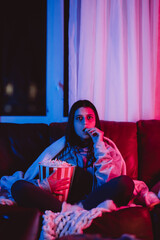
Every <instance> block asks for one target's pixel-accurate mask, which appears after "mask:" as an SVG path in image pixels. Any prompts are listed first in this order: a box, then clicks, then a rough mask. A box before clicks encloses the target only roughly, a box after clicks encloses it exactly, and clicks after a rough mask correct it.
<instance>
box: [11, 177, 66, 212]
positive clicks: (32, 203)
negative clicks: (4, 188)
mask: <svg viewBox="0 0 160 240" xmlns="http://www.w3.org/2000/svg"><path fill="white" fill-rule="evenodd" d="M11 193H12V197H13V198H14V200H15V201H16V202H17V204H18V205H20V206H24V207H35V208H38V209H40V210H41V211H45V210H51V211H54V212H60V211H61V207H62V203H61V202H60V201H59V200H58V199H57V198H55V197H54V196H53V194H51V193H50V192H48V191H46V190H43V189H41V188H40V187H37V186H35V185H34V184H33V183H30V182H27V181H25V180H18V181H17V182H15V183H14V184H13V185H12V188H11Z"/></svg>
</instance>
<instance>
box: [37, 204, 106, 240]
mask: <svg viewBox="0 0 160 240" xmlns="http://www.w3.org/2000/svg"><path fill="white" fill-rule="evenodd" d="M106 211H109V210H106V209H103V208H93V209H91V210H89V211H87V210H84V209H78V208H77V210H71V211H66V212H60V213H54V212H52V211H50V210H47V211H45V214H44V215H43V226H42V231H41V236H40V240H54V239H56V238H60V237H62V236H66V235H71V234H82V233H83V230H84V229H85V228H87V227H89V226H90V225H91V223H92V221H93V219H95V218H97V217H100V216H102V213H103V212H106Z"/></svg>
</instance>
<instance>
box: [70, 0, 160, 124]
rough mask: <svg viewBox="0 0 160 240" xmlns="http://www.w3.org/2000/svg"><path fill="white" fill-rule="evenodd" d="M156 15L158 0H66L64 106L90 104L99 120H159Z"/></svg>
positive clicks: (159, 36)
mask: <svg viewBox="0 0 160 240" xmlns="http://www.w3.org/2000/svg"><path fill="white" fill-rule="evenodd" d="M159 15H160V12H159V0H70V18H69V106H71V105H72V104H73V103H74V102H75V101H77V100H79V99H89V100H90V101H92V102H93V103H94V104H95V106H96V108H97V109H98V112H99V115H100V119H104V120H111V121H137V120H139V119H160V86H159V85H160V83H159V82H160V74H159V73H158V69H159V68H160V66H158V64H159V63H160V60H159V58H160V53H159V52H160V46H159V45H160V44H159V42H160V40H159V39H160V34H159V31H160V27H159V24H160V20H159V19H160V16H159ZM158 46H159V47H158Z"/></svg>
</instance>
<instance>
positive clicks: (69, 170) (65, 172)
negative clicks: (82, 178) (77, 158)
mask: <svg viewBox="0 0 160 240" xmlns="http://www.w3.org/2000/svg"><path fill="white" fill-rule="evenodd" d="M75 168H76V166H72V165H69V166H59V167H53V166H46V165H43V164H42V163H39V179H40V181H43V179H45V178H47V177H49V176H50V175H51V174H52V176H51V179H52V178H53V180H54V179H56V180H60V179H63V178H69V187H68V189H65V190H61V191H60V192H59V194H55V193H53V194H54V196H55V197H56V198H58V199H59V200H60V201H61V202H63V201H66V200H67V198H68V193H69V190H70V187H71V184H72V181H73V177H74V172H75ZM53 173H54V174H53Z"/></svg>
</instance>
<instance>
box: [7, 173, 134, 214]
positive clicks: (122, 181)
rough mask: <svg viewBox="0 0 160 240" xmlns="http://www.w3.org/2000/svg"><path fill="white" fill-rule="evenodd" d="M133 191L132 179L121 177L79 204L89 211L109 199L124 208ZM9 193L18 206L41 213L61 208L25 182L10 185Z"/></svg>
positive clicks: (90, 194) (51, 196)
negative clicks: (33, 208) (34, 209)
mask: <svg viewBox="0 0 160 240" xmlns="http://www.w3.org/2000/svg"><path fill="white" fill-rule="evenodd" d="M133 190H134V183H133V181H132V179H131V178H130V177H128V176H124V175H123V176H119V177H116V178H114V179H111V180H110V181H109V182H107V183H104V184H103V185H102V186H100V187H98V188H97V189H96V190H94V191H92V192H91V193H89V194H88V196H87V197H86V198H85V199H84V200H82V201H81V203H82V205H83V207H84V209H86V210H90V209H92V208H94V207H96V206H98V205H99V204H100V203H101V202H103V201H105V200H109V199H110V200H113V201H114V203H115V204H116V205H117V206H118V207H119V206H124V205H127V204H128V202H129V201H130V199H131V198H132V194H133ZM11 193H12V196H13V198H14V200H15V201H16V202H17V204H18V205H20V206H24V207H35V208H38V209H40V210H41V211H45V210H51V211H53V212H60V211H61V208H62V202H60V201H59V200H58V199H57V198H55V197H54V196H53V194H51V193H50V192H48V191H46V190H43V189H41V188H40V187H37V186H36V185H34V184H33V183H30V182H27V181H25V180H18V181H16V182H15V183H14V184H13V185H12V188H11Z"/></svg>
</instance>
